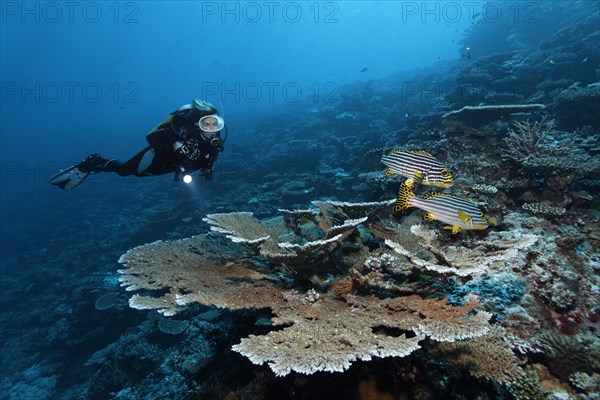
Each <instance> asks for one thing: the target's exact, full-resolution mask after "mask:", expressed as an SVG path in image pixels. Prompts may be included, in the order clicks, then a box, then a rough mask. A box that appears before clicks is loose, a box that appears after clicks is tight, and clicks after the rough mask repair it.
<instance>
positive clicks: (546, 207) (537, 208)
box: [522, 203, 567, 217]
mask: <svg viewBox="0 0 600 400" xmlns="http://www.w3.org/2000/svg"><path fill="white" fill-rule="evenodd" d="M522 208H523V210H527V211H531V212H532V213H534V214H542V215H551V216H555V217H559V216H561V215H563V214H564V213H565V212H567V210H565V209H564V208H563V207H556V206H553V205H552V204H549V203H525V204H523V206H522Z"/></svg>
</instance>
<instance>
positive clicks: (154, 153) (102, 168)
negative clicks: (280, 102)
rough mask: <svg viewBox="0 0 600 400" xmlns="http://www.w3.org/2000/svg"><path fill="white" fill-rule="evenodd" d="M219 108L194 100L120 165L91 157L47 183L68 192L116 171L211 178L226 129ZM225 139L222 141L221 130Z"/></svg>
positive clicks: (136, 174)
mask: <svg viewBox="0 0 600 400" xmlns="http://www.w3.org/2000/svg"><path fill="white" fill-rule="evenodd" d="M218 114H219V113H218V111H217V108H216V107H215V106H214V105H212V104H211V103H209V102H208V101H204V100H198V99H195V100H193V101H192V102H191V103H190V104H186V105H184V106H182V107H180V108H178V109H177V110H176V111H174V112H172V113H171V114H170V115H169V116H168V117H167V118H166V119H165V120H164V121H163V122H161V123H160V124H159V125H158V126H157V127H156V128H154V129H153V130H152V131H151V132H150V133H149V134H148V135H147V136H146V140H147V141H148V144H149V146H147V147H146V148H145V149H143V150H142V151H140V152H139V153H137V154H136V155H135V156H133V157H132V158H131V159H130V160H128V161H126V162H124V163H121V162H119V161H117V160H115V159H107V158H104V157H102V156H100V154H91V155H89V156H88V157H86V158H85V159H84V160H83V161H82V162H81V163H79V164H77V165H75V166H73V167H70V168H68V169H66V170H64V171H61V172H59V173H58V174H56V175H54V176H53V177H52V178H50V179H49V180H48V181H49V182H50V183H51V184H53V185H56V186H58V187H60V188H62V189H65V190H72V189H75V188H76V187H77V186H79V185H80V184H81V183H82V182H83V181H84V180H85V178H87V177H88V176H89V174H95V173H98V172H115V173H117V174H119V175H120V176H129V175H135V176H139V177H142V176H152V175H163V174H168V173H170V172H174V173H175V180H176V181H178V180H180V179H183V181H184V182H185V183H190V182H191V181H192V177H191V175H190V173H191V172H194V171H200V172H201V173H202V175H203V176H204V177H205V178H206V179H207V180H210V179H212V174H213V169H214V167H215V162H216V161H217V156H218V155H219V153H220V152H221V151H223V145H224V144H225V139H227V128H226V127H225V121H224V120H223V118H221V117H220V116H219V115H218ZM222 129H225V137H224V138H221V130H222Z"/></svg>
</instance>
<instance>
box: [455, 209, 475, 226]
mask: <svg viewBox="0 0 600 400" xmlns="http://www.w3.org/2000/svg"><path fill="white" fill-rule="evenodd" d="M458 218H460V220H461V221H462V222H464V223H465V224H466V223H467V222H469V221H471V222H473V217H469V215H468V214H467V213H466V212H464V211H463V210H458Z"/></svg>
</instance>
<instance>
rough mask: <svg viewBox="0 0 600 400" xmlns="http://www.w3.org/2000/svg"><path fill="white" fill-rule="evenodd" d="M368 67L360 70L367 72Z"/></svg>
mask: <svg viewBox="0 0 600 400" xmlns="http://www.w3.org/2000/svg"><path fill="white" fill-rule="evenodd" d="M368 69H369V68H368V67H364V68H363V69H361V70H360V72H367V71H368Z"/></svg>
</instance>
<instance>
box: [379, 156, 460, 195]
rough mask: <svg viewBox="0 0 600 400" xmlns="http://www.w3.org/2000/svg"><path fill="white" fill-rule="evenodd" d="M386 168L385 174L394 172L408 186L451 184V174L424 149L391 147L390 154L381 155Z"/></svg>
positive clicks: (442, 185) (446, 185)
mask: <svg viewBox="0 0 600 400" xmlns="http://www.w3.org/2000/svg"><path fill="white" fill-rule="evenodd" d="M381 162H382V163H384V164H385V165H386V166H387V167H388V168H387V170H386V171H385V174H386V175H391V174H393V173H396V174H398V175H401V176H403V177H405V178H407V179H406V181H405V183H406V184H407V185H408V186H413V185H414V184H415V183H419V184H422V185H428V186H439V187H444V188H447V187H450V186H452V174H450V171H449V170H448V168H446V167H445V166H444V165H443V164H442V163H441V162H439V161H438V160H437V159H436V158H435V157H434V156H432V155H431V154H429V153H427V152H426V151H422V150H419V151H405V150H400V149H393V150H392V151H391V152H390V154H388V155H384V156H383V157H381Z"/></svg>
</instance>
